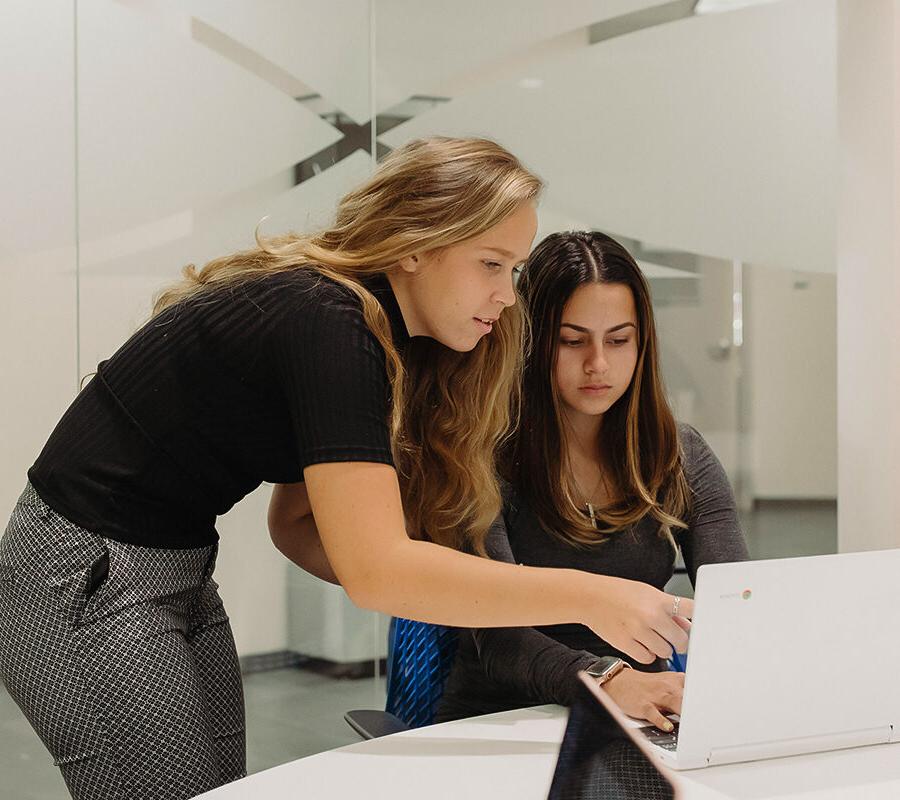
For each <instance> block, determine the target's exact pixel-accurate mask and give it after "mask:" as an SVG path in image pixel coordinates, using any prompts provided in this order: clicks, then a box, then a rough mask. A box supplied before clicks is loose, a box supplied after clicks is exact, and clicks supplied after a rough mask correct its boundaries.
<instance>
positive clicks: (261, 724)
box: [0, 501, 837, 800]
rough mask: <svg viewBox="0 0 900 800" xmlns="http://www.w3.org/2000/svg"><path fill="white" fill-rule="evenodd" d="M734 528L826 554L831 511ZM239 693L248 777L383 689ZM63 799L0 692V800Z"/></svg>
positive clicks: (789, 551) (340, 730) (329, 741)
mask: <svg viewBox="0 0 900 800" xmlns="http://www.w3.org/2000/svg"><path fill="white" fill-rule="evenodd" d="M741 521H742V524H743V527H744V532H745V534H746V536H747V541H748V544H749V547H750V553H751V556H752V557H753V558H782V557H786V556H794V555H815V554H819V553H833V552H835V550H836V548H837V513H836V507H835V504H834V503H820V502H809V503H807V502H783V501H778V502H769V503H761V504H759V505H758V507H757V508H756V509H755V510H754V511H752V512H748V513H745V514H742V515H741ZM669 588H670V590H672V591H678V592H680V593H686V594H690V584H689V583H688V582H687V579H686V578H676V579H674V580H673V582H672V583H671V584H670V586H669ZM244 687H245V694H246V704H247V765H248V769H249V770H250V771H251V772H257V771H259V770H262V769H266V768H268V767H271V766H275V765H276V764H281V763H284V762H286V761H291V760H293V759H295V758H299V757H301V756H305V755H309V754H311V753H316V752H319V751H321V750H327V749H330V748H333V747H340V746H341V745H344V744H350V743H351V742H354V741H357V737H356V735H355V734H354V733H353V732H352V731H351V730H350V728H349V727H348V726H347V724H346V723H345V722H344V720H343V718H342V715H343V712H344V711H345V710H347V709H351V708H376V707H378V706H379V705H382V704H383V702H384V699H383V698H384V689H383V681H377V682H376V681H375V680H374V679H371V678H369V679H363V680H358V681H352V680H350V681H348V680H339V681H336V680H332V679H329V678H325V677H322V676H320V675H317V674H314V673H311V672H307V671H304V670H297V669H290V670H274V671H270V672H261V673H255V674H252V675H248V676H246V678H245V681H244ZM67 797H68V795H67V794H66V791H65V787H64V785H63V782H62V779H61V778H60V777H59V773H58V771H57V769H56V768H55V767H54V766H53V765H52V763H51V760H50V757H49V756H48V754H47V753H46V751H45V750H44V748H43V746H42V745H41V743H40V741H39V740H38V738H37V736H35V734H34V733H33V732H32V730H31V728H29V726H28V724H27V723H26V722H25V719H24V717H23V716H22V714H21V713H20V712H19V710H18V708H17V707H16V706H15V704H14V703H13V702H12V700H11V699H10V698H9V696H8V695H7V694H6V692H5V691H3V690H2V688H0V798H2V800H65V798H67Z"/></svg>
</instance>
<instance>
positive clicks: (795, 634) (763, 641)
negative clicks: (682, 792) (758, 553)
mask: <svg viewBox="0 0 900 800" xmlns="http://www.w3.org/2000/svg"><path fill="white" fill-rule="evenodd" d="M898 576H900V549H898V550H884V551H878V552H867V553H843V554H839V555H825V556H812V557H804V558H787V559H773V560H769V561H745V562H738V563H733V564H708V565H705V566H702V567H700V570H699V572H698V579H697V591H696V594H695V614H694V624H693V628H692V630H691V645H690V654H689V659H688V668H687V675H686V679H685V693H684V702H683V705H682V714H681V729H680V731H679V737H678V751H677V760H678V762H679V766H682V767H688V768H690V767H696V766H706V765H707V764H721V763H732V762H735V761H747V760H754V759H759V758H771V757H775V756H780V755H793V754H799V753H805V752H816V751H824V750H832V749H837V748H840V747H854V746H860V745H865V744H874V743H878V742H887V741H891V740H892V738H893V740H896V739H898V738H900V736H898V734H895V733H894V732H893V731H895V730H898V731H900V729H898V727H897V726H898V725H900V692H898V691H897V690H896V688H895V686H896V679H895V677H894V675H893V673H894V668H895V666H896V664H898V663H900V637H898V636H897V635H896V631H897V630H898V629H900V603H897V601H896V597H895V595H896V589H895V585H896V582H897V578H898Z"/></svg>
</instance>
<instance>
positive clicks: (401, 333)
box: [360, 272, 410, 351]
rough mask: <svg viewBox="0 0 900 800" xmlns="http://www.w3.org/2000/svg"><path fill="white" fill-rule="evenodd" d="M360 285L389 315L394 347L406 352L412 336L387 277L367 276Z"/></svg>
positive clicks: (381, 275) (382, 274) (383, 275)
mask: <svg viewBox="0 0 900 800" xmlns="http://www.w3.org/2000/svg"><path fill="white" fill-rule="evenodd" d="M360 283H362V284H363V286H365V287H366V288H367V289H368V290H369V291H370V292H371V293H372V294H373V295H374V296H375V299H376V300H377V301H378V303H379V305H380V306H381V307H382V308H383V309H384V313H385V314H387V318H388V321H389V322H390V323H391V338H392V339H393V341H394V347H396V348H397V349H398V350H401V351H402V350H405V349H406V345H407V344H408V343H409V340H410V335H409V331H408V330H407V328H406V321H405V320H404V319H403V312H402V311H401V310H400V303H398V302H397V297H396V295H395V294H394V290H393V289H392V288H391V282H390V281H389V280H388V279H387V275H385V274H384V273H383V272H379V273H377V274H376V275H371V276H366V277H365V278H363V279H362V280H361V281H360Z"/></svg>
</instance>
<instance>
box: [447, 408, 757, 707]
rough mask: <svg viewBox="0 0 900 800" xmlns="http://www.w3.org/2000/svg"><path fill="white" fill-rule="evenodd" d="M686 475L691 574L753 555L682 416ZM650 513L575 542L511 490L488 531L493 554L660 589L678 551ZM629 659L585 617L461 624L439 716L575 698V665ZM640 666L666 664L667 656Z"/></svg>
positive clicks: (716, 472)
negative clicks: (597, 540)
mask: <svg viewBox="0 0 900 800" xmlns="http://www.w3.org/2000/svg"><path fill="white" fill-rule="evenodd" d="M679 436H680V438H681V444H682V448H683V452H684V469H685V477H686V479H687V482H688V486H689V487H690V490H691V495H692V508H691V512H690V515H689V516H688V518H687V519H686V520H685V522H686V523H687V525H688V527H687V529H681V530H679V529H675V530H674V531H673V533H674V536H675V541H676V543H677V544H678V546H679V548H680V549H681V553H682V555H683V557H684V562H685V566H686V567H687V570H688V574H689V576H690V579H691V583H693V582H694V580H695V577H696V574H697V568H698V567H700V566H701V565H703V564H710V563H717V562H725V561H743V560H746V559H747V558H748V553H747V545H746V543H745V542H744V537H743V534H742V533H741V529H740V524H739V521H738V516H737V510H736V508H735V501H734V494H733V492H732V491H731V486H730V484H729V483H728V478H727V477H726V475H725V470H724V469H723V468H722V465H721V463H720V462H719V460H718V459H717V458H716V455H715V453H713V451H712V450H711V449H710V447H709V445H707V443H706V442H705V441H704V439H703V437H702V436H701V435H700V434H699V433H698V432H697V431H696V430H694V428H692V427H690V426H689V425H679ZM658 529H659V524H658V523H657V522H656V521H655V520H653V519H652V518H651V517H645V518H644V519H642V520H641V521H640V522H639V523H637V524H636V525H635V526H633V527H632V528H630V529H628V530H624V531H620V532H618V533H615V534H613V535H612V536H611V537H610V538H609V539H608V540H607V541H606V542H605V543H603V544H601V545H598V546H597V547H594V548H591V549H584V548H577V547H574V546H571V545H568V544H566V543H564V542H562V541H561V540H559V539H557V538H555V537H553V536H551V535H550V534H548V533H546V532H545V531H544V530H543V529H542V528H541V525H540V523H539V522H538V519H537V517H536V516H535V514H534V513H533V511H532V510H531V509H530V507H529V505H528V501H527V498H524V497H522V496H520V495H519V494H518V493H517V492H515V490H511V491H510V492H509V494H508V496H507V498H506V502H505V503H504V508H503V512H502V513H501V514H500V516H498V517H497V520H496V521H495V522H494V524H493V526H492V527H491V530H490V532H489V534H488V542H487V547H488V553H489V555H490V556H491V558H493V559H495V560H498V561H507V562H511V563H516V564H527V565H529V566H544V567H561V568H569V569H580V570H585V571H587V572H593V573H596V574H600V575H612V576H615V577H619V578H628V579H631V580H636V581H643V582H644V583H649V584H650V585H652V586H655V587H656V588H658V589H662V588H663V587H664V586H665V585H666V583H667V582H668V580H669V578H671V577H672V574H673V572H674V565H675V553H674V552H673V550H672V546H671V544H670V543H669V541H668V540H667V539H666V538H665V537H663V536H661V535H660V534H659V532H658ZM606 655H615V656H619V657H620V658H627V657H626V656H625V655H624V654H623V653H621V652H620V651H618V650H616V649H615V648H613V647H612V646H611V645H610V644H608V643H607V642H605V641H604V640H603V639H601V638H600V637H599V636H597V635H596V634H595V633H594V632H593V631H592V630H590V629H589V628H587V627H586V626H584V625H578V624H568V625H552V626H545V627H540V628H482V629H475V630H472V631H471V633H470V632H468V631H461V634H460V643H459V650H458V653H457V656H456V661H455V663H454V665H453V669H452V671H451V673H450V677H449V679H448V681H447V687H446V690H445V692H444V696H443V698H442V700H441V704H440V706H439V708H438V713H437V721H438V722H443V721H446V720H450V719H459V718H461V717H468V716H475V715H478V714H487V713H491V712H495V711H505V710H509V709H513V708H523V707H526V706H532V705H538V704H541V703H561V704H563V705H568V704H569V703H570V701H571V693H572V689H573V688H574V685H575V676H576V673H577V672H578V671H579V670H581V669H585V668H586V667H588V666H589V665H590V664H592V663H593V662H594V661H596V660H597V658H598V657H600V656H606ZM627 660H628V661H629V662H630V663H632V665H633V666H635V667H637V668H639V669H644V670H660V669H664V668H665V662H664V661H658V662H656V663H655V664H651V665H643V664H638V663H636V662H634V661H632V660H631V659H627Z"/></svg>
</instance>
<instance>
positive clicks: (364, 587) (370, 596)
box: [340, 575, 382, 611]
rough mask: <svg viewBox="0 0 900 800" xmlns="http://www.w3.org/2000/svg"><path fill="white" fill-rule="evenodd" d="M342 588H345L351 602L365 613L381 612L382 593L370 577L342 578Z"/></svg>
mask: <svg viewBox="0 0 900 800" xmlns="http://www.w3.org/2000/svg"><path fill="white" fill-rule="evenodd" d="M340 582H341V586H343V587H344V592H346V594H347V597H349V598H350V602H351V603H353V605H355V606H356V607H357V608H361V609H363V610H365V611H381V610H382V609H381V603H380V602H379V600H380V599H381V593H380V592H379V591H378V588H377V587H376V586H375V585H374V581H373V580H372V579H371V578H370V577H368V576H359V575H353V576H344V575H341V576H340Z"/></svg>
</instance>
